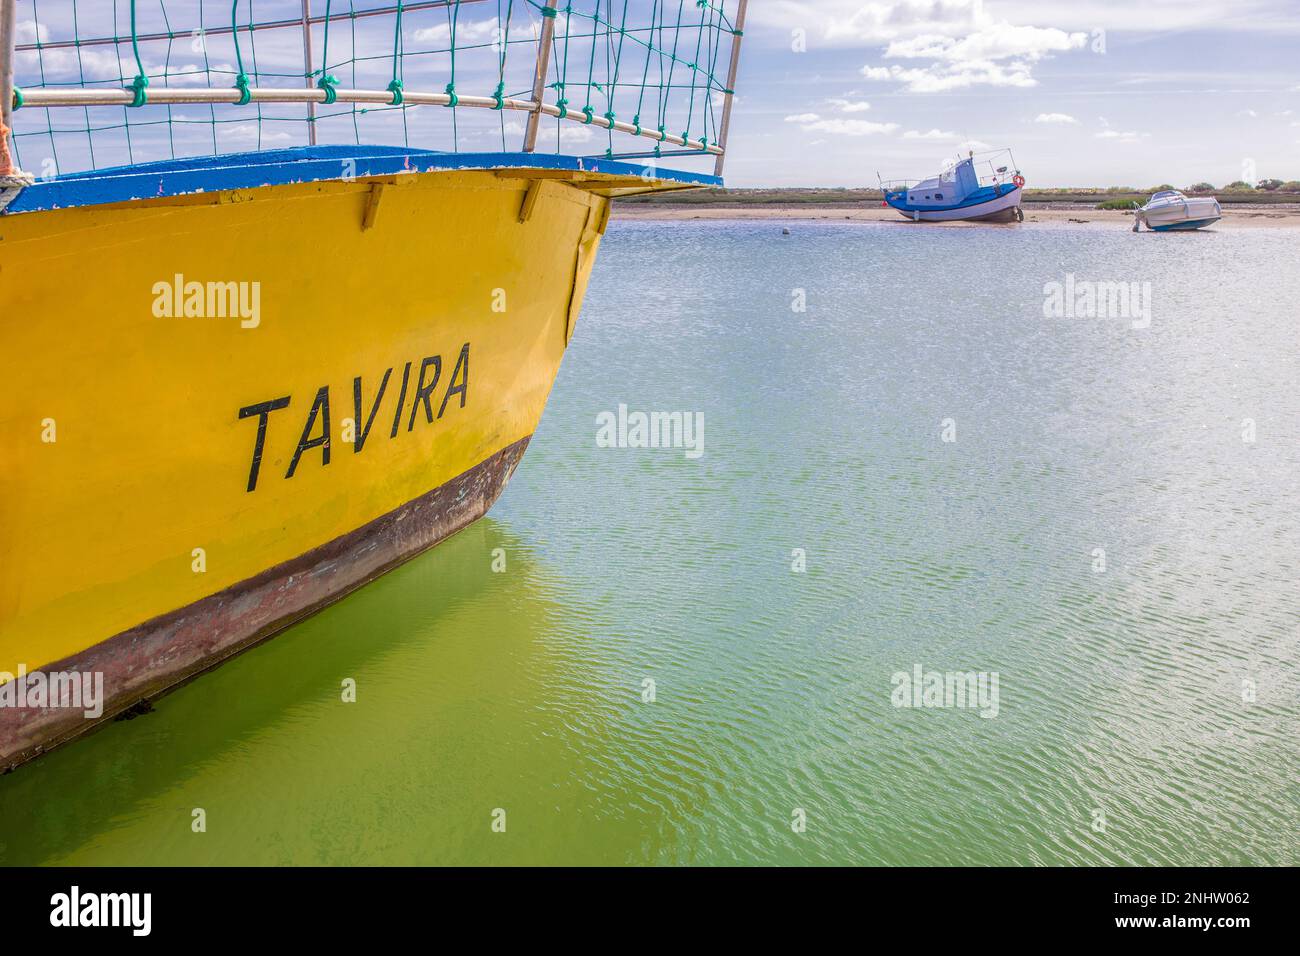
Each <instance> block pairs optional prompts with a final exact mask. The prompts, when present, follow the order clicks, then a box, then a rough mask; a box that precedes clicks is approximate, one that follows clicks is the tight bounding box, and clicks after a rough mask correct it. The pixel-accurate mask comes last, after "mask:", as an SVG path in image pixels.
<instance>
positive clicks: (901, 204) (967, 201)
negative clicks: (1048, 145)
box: [885, 183, 1019, 212]
mask: <svg viewBox="0 0 1300 956" xmlns="http://www.w3.org/2000/svg"><path fill="white" fill-rule="evenodd" d="M1017 188H1019V187H1017V186H1016V185H1014V184H1013V183H1003V184H1002V187H998V186H981V187H980V188H979V189H976V190H975V191H974V192H971V193H968V194H967V195H965V196H963V197H962V200H961V202H957V203H950V204H949V205H947V206H933V205H930V204H925V205H920V206H917V205H913V204H911V203H909V202H907V198H906V197H907V191H906V190H904V191H903V192H897V193H890V194H888V195H886V196H885V202H887V203H889V205H890V206H892V207H893V208H894V209H897V210H899V211H900V212H950V211H951V210H953V209H965V208H967V207H968V206H978V205H981V204H982V203H986V202H992V201H993V200H994V199H997V198H998V197H999V196H1005V195H1006V194H1007V193H1009V192H1012V191H1013V190H1015V189H1017ZM900 196H901V197H903V198H902V199H899V198H898V197H900Z"/></svg>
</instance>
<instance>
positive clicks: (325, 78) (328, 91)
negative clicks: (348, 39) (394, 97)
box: [249, 0, 339, 106]
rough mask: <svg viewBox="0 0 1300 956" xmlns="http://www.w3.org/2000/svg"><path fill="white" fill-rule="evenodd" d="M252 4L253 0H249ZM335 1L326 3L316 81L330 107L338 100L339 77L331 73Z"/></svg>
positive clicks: (331, 0) (327, 0) (326, 103)
mask: <svg viewBox="0 0 1300 956" xmlns="http://www.w3.org/2000/svg"><path fill="white" fill-rule="evenodd" d="M249 3H250V4H251V3H252V0H249ZM332 3H333V0H326V2H325V30H324V38H323V42H322V43H321V51H320V79H319V80H317V81H316V88H317V89H321V90H324V91H325V105H326V106H328V105H330V104H331V103H333V102H334V101H335V100H336V99H337V98H338V84H339V81H338V77H336V76H334V75H332V74H331V73H330V72H329V66H330V6H331V5H332Z"/></svg>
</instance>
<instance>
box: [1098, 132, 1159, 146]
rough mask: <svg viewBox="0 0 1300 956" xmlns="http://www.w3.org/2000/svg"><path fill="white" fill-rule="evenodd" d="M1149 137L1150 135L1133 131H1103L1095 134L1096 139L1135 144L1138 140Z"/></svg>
mask: <svg viewBox="0 0 1300 956" xmlns="http://www.w3.org/2000/svg"><path fill="white" fill-rule="evenodd" d="M1150 135H1151V134H1150V133H1139V132H1136V131H1135V130H1117V129H1104V130H1102V131H1101V132H1100V133H1098V134H1097V139H1111V140H1115V141H1116V142H1119V143H1136V142H1137V141H1138V140H1139V139H1142V138H1143V137H1145V136H1150Z"/></svg>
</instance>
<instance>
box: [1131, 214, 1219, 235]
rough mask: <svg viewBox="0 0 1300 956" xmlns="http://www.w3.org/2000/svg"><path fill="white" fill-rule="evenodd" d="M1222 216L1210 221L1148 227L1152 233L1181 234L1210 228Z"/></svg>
mask: <svg viewBox="0 0 1300 956" xmlns="http://www.w3.org/2000/svg"><path fill="white" fill-rule="evenodd" d="M1222 218H1223V217H1222V216H1214V217H1213V218H1211V219H1188V220H1186V221H1185V222H1173V223H1169V224H1167V225H1164V226H1148V227H1147V228H1148V229H1150V230H1151V231H1152V232H1181V231H1182V230H1184V229H1200V228H1201V227H1202V226H1212V225H1214V223H1216V222H1218V221H1219V220H1220V219H1222Z"/></svg>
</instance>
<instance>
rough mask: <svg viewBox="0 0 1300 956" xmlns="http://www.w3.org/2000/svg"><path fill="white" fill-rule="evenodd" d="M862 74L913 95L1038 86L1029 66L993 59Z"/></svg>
mask: <svg viewBox="0 0 1300 956" xmlns="http://www.w3.org/2000/svg"><path fill="white" fill-rule="evenodd" d="M862 75H863V76H865V77H866V78H867V79H869V80H892V81H894V82H896V83H902V84H903V88H904V90H906V91H907V92H909V93H942V92H945V91H946V90H960V89H966V88H968V87H972V86H981V85H983V86H1015V87H1029V86H1037V85H1038V81H1037V80H1035V79H1034V78H1033V76H1031V75H1030V67H1029V64H1028V63H1025V62H1022V61H1018V60H1016V61H1012V62H1010V63H1006V64H1002V63H995V62H993V61H991V60H984V61H975V62H970V63H952V64H934V65H932V66H929V67H925V68H915V69H912V68H907V67H901V66H899V65H898V64H897V63H895V64H894V65H892V66H890V67H888V68H885V67H875V66H869V65H868V66H864V67H863V68H862Z"/></svg>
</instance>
